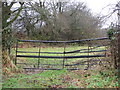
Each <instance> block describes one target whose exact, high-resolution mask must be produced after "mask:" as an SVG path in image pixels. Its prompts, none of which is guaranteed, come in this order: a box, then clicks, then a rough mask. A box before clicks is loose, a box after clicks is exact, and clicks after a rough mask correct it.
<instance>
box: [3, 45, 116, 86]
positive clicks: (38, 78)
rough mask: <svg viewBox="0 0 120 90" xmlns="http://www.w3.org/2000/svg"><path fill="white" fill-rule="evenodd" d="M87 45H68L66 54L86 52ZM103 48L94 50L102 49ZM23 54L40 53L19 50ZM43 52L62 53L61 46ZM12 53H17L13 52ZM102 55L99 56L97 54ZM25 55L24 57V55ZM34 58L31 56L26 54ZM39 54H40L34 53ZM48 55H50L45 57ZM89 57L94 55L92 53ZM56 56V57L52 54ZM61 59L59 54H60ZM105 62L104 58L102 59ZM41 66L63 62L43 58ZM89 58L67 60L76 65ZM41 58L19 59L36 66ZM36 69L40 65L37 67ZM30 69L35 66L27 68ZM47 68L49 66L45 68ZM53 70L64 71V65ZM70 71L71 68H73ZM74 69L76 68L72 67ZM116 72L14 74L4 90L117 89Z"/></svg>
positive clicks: (4, 84)
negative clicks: (83, 50)
mask: <svg viewBox="0 0 120 90" xmlns="http://www.w3.org/2000/svg"><path fill="white" fill-rule="evenodd" d="M85 48H87V46H69V47H67V48H66V51H74V50H79V49H85ZM102 49H104V47H101V48H98V49H95V50H102ZM19 50H21V51H23V50H24V51H27V50H28V51H38V48H19ZM41 51H43V52H44V51H47V52H49V51H52V52H55V51H56V52H63V51H64V49H63V48H62V47H52V46H51V47H44V48H43V47H42V48H41ZM13 54H15V51H14V50H13ZM94 54H100V53H94ZM21 55H25V54H23V53H22V54H21ZM26 55H31V54H28V53H27V54H26ZM32 55H38V54H32ZM46 55H48V54H46ZM71 55H87V54H86V53H82V54H80V53H77V54H69V56H71ZM90 55H93V53H91V54H90ZM51 56H56V54H51ZM57 56H60V55H57ZM101 59H102V58H101ZM40 60H41V61H40V63H42V64H60V63H61V64H62V59H60V60H58V59H40ZM82 60H86V59H68V60H66V61H65V63H66V64H71V63H75V62H78V61H82ZM37 61H38V59H34V58H18V62H20V63H32V64H35V63H37ZM17 66H19V67H21V68H22V67H26V65H17ZM36 66H37V65H36ZM27 67H33V66H30V65H28V66H27ZM45 67H46V68H48V67H47V66H45ZM76 67H77V68H83V66H76ZM49 68H50V67H49ZM52 68H62V66H61V67H60V66H56V67H52ZM70 68H71V67H70ZM72 68H75V67H72ZM114 73H115V70H100V71H99V70H87V71H85V70H76V71H68V70H66V69H62V70H46V71H43V72H42V73H41V72H38V73H33V74H25V73H15V74H13V75H12V76H9V77H7V78H4V82H3V88H53V87H54V88H60V87H61V88H116V87H118V77H117V76H116V75H115V74H114Z"/></svg>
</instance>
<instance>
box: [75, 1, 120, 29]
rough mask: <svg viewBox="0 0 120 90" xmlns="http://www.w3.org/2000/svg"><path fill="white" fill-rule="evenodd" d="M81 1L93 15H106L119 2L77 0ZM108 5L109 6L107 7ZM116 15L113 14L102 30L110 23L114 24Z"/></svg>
mask: <svg viewBox="0 0 120 90" xmlns="http://www.w3.org/2000/svg"><path fill="white" fill-rule="evenodd" d="M77 1H83V2H85V3H86V4H87V6H88V7H89V8H90V9H91V11H92V13H93V14H94V15H97V14H101V15H108V14H109V13H111V12H112V11H113V7H115V4H117V2H118V1H120V0H77ZM108 5H109V6H108ZM116 20H117V15H116V14H113V15H112V16H111V17H110V18H109V19H108V20H107V22H106V24H105V25H104V28H106V27H108V26H109V25H110V24H111V22H114V23H115V22H116Z"/></svg>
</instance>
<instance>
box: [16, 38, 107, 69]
mask: <svg viewBox="0 0 120 90" xmlns="http://www.w3.org/2000/svg"><path fill="white" fill-rule="evenodd" d="M25 44H27V45H25ZM108 44H109V39H108V38H107V37H103V38H94V39H82V40H72V41H42V40H17V43H16V60H15V64H20V65H21V66H22V67H23V68H24V69H42V70H61V69H63V68H66V69H68V70H80V69H88V68H89V67H90V66H92V65H97V64H98V63H100V62H101V60H102V58H103V57H106V52H107V47H108ZM20 45H23V46H22V47H20ZM21 58H23V59H21ZM103 60H104V59H103ZM26 66H28V67H26Z"/></svg>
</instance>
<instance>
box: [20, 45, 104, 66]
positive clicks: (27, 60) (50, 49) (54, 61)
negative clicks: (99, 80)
mask: <svg viewBox="0 0 120 90" xmlns="http://www.w3.org/2000/svg"><path fill="white" fill-rule="evenodd" d="M80 49H88V47H87V46H78V45H75V46H67V47H66V48H65V51H74V50H80ZM103 49H104V47H99V48H96V49H93V50H103ZM18 51H29V52H39V48H18ZM40 51H41V52H64V48H63V47H52V46H51V47H50V46H49V47H41V50H40ZM85 51H87V50H85ZM18 54H19V55H30V56H31V55H35V56H38V55H39V53H32V54H31V53H18ZM95 54H100V53H89V55H95ZM40 55H41V56H64V55H63V54H44V53H41V54H40ZM80 55H88V53H72V54H65V56H80ZM19 59H20V60H19ZM89 59H90V58H89ZM83 60H86V58H85V59H84V58H76V59H65V64H73V63H78V62H80V61H83ZM21 62H22V63H31V64H34V66H35V67H37V63H38V58H37V59H36V58H18V63H21ZM39 62H40V64H61V65H62V64H63V59H46V58H40V59H39ZM61 65H60V66H54V67H53V66H51V68H62V66H61ZM23 66H25V65H22V67H23ZM29 66H30V65H29ZM27 67H28V66H27ZM30 67H33V66H32V65H31V66H30ZM46 67H49V66H48V65H46V66H45V68H46ZM69 67H70V66H69ZM69 67H68V68H69ZM76 67H78V68H85V67H86V66H85V67H84V66H82V67H81V66H72V68H76ZM66 68H67V67H66Z"/></svg>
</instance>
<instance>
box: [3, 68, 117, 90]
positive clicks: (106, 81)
mask: <svg viewBox="0 0 120 90" xmlns="http://www.w3.org/2000/svg"><path fill="white" fill-rule="evenodd" d="M101 73H102V74H101ZM49 87H56V88H57V87H62V88H116V87H118V80H117V76H115V75H114V73H113V71H108V70H106V71H103V72H100V71H83V70H80V71H67V70H65V69H63V70H50V71H44V72H42V73H37V74H32V75H26V74H16V75H13V76H12V77H10V78H7V79H5V80H4V84H3V88H49Z"/></svg>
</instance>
